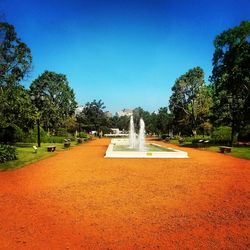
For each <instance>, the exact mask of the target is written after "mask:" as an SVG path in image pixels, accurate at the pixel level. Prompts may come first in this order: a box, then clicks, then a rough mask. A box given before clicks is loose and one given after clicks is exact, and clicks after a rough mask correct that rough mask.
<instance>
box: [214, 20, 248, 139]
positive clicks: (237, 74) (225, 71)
mask: <svg viewBox="0 0 250 250" xmlns="http://www.w3.org/2000/svg"><path fill="white" fill-rule="evenodd" d="M249 41H250V22H246V21H244V22H241V24H240V25H239V26H237V27H234V28H232V29H229V30H226V31H224V32H222V33H221V34H220V35H218V36H217V37H216V38H215V40H214V46H215V52H214V56H213V72H212V77H211V81H212V87H213V97H214V103H215V105H214V114H215V116H216V120H217V122H218V123H219V124H230V125H231V127H232V142H233V138H234V136H235V134H237V133H238V132H239V131H240V129H241V127H243V126H244V125H246V124H247V123H249V119H250V118H249V117H250V43H249Z"/></svg>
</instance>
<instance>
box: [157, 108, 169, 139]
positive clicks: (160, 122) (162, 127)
mask: <svg viewBox="0 0 250 250" xmlns="http://www.w3.org/2000/svg"><path fill="white" fill-rule="evenodd" d="M156 126H157V129H158V131H159V132H160V133H164V134H165V133H167V134H169V132H170V130H171V128H172V115H171V114H170V113H169V112H168V108H167V107H162V108H160V109H159V110H158V114H157V125H156Z"/></svg>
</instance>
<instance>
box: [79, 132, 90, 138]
mask: <svg viewBox="0 0 250 250" xmlns="http://www.w3.org/2000/svg"><path fill="white" fill-rule="evenodd" d="M78 137H80V138H88V137H89V135H88V134H87V133H85V132H79V134H78Z"/></svg>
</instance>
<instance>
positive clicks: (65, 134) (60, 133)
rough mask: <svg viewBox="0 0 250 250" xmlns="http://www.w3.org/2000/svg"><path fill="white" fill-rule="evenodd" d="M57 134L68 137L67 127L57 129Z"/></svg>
mask: <svg viewBox="0 0 250 250" xmlns="http://www.w3.org/2000/svg"><path fill="white" fill-rule="evenodd" d="M56 135H57V136H64V137H67V136H68V131H67V129H66V128H59V129H58V130H57V133H56Z"/></svg>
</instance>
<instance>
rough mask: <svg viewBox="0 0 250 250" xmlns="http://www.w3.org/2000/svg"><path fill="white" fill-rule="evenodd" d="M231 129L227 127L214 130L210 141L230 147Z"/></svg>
mask: <svg viewBox="0 0 250 250" xmlns="http://www.w3.org/2000/svg"><path fill="white" fill-rule="evenodd" d="M231 132H232V129H231V128H230V127H227V126H221V127H218V128H216V129H215V130H214V131H213V133H212V141H213V143H214V144H227V145H230V141H231Z"/></svg>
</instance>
